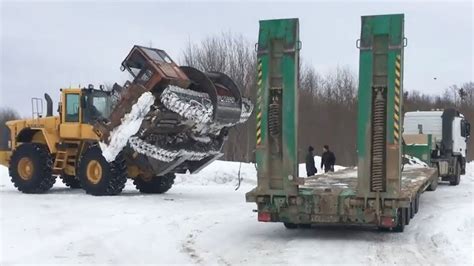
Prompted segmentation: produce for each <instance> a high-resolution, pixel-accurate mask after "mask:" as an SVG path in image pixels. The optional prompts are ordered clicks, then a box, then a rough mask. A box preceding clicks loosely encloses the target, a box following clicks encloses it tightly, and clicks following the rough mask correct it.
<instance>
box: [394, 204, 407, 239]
mask: <svg viewBox="0 0 474 266" xmlns="http://www.w3.org/2000/svg"><path fill="white" fill-rule="evenodd" d="M405 214H406V212H405V210H404V209H403V208H399V209H398V210H397V226H395V227H394V228H393V231H394V232H399V233H401V232H403V231H404V230H405V222H406V217H405Z"/></svg>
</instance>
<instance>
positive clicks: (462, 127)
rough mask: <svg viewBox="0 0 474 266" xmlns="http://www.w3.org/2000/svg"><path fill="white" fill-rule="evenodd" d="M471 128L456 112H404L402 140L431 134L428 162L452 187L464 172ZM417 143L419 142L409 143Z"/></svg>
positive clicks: (446, 110) (451, 109)
mask: <svg viewBox="0 0 474 266" xmlns="http://www.w3.org/2000/svg"><path fill="white" fill-rule="evenodd" d="M470 128H471V125H470V123H469V122H468V121H467V120H466V119H465V117H464V115H463V114H462V113H460V112H459V111H458V110H455V109H453V108H448V109H445V110H442V111H441V110H435V111H415V112H406V113H405V119H404V122H403V129H404V132H403V136H404V138H405V140H408V139H416V138H414V136H417V135H431V136H432V142H431V147H430V151H431V154H430V157H431V163H433V164H434V165H436V166H437V167H438V171H439V176H440V177H442V179H443V180H445V181H450V183H451V184H452V185H455V184H458V183H459V180H460V177H459V176H460V175H462V174H465V171H466V155H467V142H468V140H469V137H470V133H471V129H470ZM410 144H415V145H416V144H420V143H410Z"/></svg>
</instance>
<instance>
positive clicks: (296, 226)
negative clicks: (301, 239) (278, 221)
mask: <svg viewBox="0 0 474 266" xmlns="http://www.w3.org/2000/svg"><path fill="white" fill-rule="evenodd" d="M283 225H284V226H285V228H286V229H296V228H298V225H297V224H294V223H283Z"/></svg>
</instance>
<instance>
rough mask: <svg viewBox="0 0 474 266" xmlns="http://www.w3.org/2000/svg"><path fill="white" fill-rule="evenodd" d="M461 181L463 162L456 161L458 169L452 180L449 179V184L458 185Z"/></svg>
mask: <svg viewBox="0 0 474 266" xmlns="http://www.w3.org/2000/svg"><path fill="white" fill-rule="evenodd" d="M459 182H461V164H460V163H459V162H456V170H455V173H454V176H453V177H452V180H451V181H449V184H450V185H451V186H457V185H459Z"/></svg>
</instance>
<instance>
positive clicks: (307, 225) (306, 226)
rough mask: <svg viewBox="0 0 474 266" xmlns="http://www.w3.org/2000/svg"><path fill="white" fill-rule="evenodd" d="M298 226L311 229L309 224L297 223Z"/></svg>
mask: <svg viewBox="0 0 474 266" xmlns="http://www.w3.org/2000/svg"><path fill="white" fill-rule="evenodd" d="M299 228H303V229H311V224H299Z"/></svg>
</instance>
